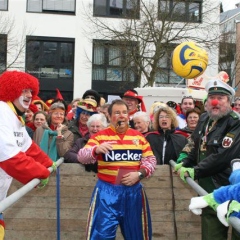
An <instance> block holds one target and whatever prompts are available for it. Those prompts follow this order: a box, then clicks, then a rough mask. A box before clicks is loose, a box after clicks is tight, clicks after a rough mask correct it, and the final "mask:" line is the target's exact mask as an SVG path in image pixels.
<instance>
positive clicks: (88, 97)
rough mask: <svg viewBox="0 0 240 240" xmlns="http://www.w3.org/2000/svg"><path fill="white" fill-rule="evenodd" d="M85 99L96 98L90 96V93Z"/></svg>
mask: <svg viewBox="0 0 240 240" xmlns="http://www.w3.org/2000/svg"><path fill="white" fill-rule="evenodd" d="M84 99H93V100H96V99H95V97H94V96H90V95H88V96H86V97H85V98H84Z"/></svg>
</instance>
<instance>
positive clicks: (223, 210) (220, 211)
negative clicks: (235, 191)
mask: <svg viewBox="0 0 240 240" xmlns="http://www.w3.org/2000/svg"><path fill="white" fill-rule="evenodd" d="M229 202H230V201H226V202H224V203H222V204H220V205H219V206H218V207H217V217H218V220H219V221H220V222H221V223H222V224H223V225H225V226H226V227H228V226H229V224H228V222H227V212H228V205H229Z"/></svg>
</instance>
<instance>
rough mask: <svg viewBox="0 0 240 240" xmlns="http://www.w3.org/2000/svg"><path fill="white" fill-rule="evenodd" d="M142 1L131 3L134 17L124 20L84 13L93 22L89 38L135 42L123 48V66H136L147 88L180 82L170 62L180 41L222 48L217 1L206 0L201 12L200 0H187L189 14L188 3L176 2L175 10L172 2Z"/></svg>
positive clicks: (88, 32) (123, 45)
mask: <svg viewBox="0 0 240 240" xmlns="http://www.w3.org/2000/svg"><path fill="white" fill-rule="evenodd" d="M139 2H140V3H139V4H138V1H136V0H131V1H128V3H129V6H131V7H130V8H129V9H130V10H131V14H128V15H127V18H124V19H113V18H102V17H97V16H92V11H90V10H89V11H88V10H86V9H85V13H84V14H85V16H86V18H87V20H88V22H89V23H90V25H89V26H87V27H88V28H87V30H86V33H87V34H88V36H89V35H90V36H93V35H94V36H95V37H96V38H97V39H102V40H106V41H107V40H111V41H115V42H118V43H119V42H122V43H132V46H133V47H129V46H131V45H129V44H122V45H121V46H122V51H121V52H126V53H127V54H126V58H125V62H124V65H123V66H122V67H129V66H132V65H134V66H135V68H133V70H134V71H135V74H137V75H138V76H139V78H141V83H142V85H143V86H153V85H154V83H155V81H156V80H157V79H161V78H162V79H164V78H166V77H169V76H170V80H169V79H168V80H167V81H165V82H164V81H162V82H163V83H162V85H164V84H165V83H167V84H169V83H178V82H179V77H178V76H176V75H175V74H174V73H173V72H172V70H171V67H170V66H171V63H170V59H171V53H172V50H173V48H174V47H175V46H176V45H177V44H179V43H180V42H184V41H194V42H196V43H199V44H202V45H203V46H204V47H207V48H209V49H212V48H213V47H214V48H217V47H218V42H219V30H218V20H217V18H218V14H219V4H217V3H216V2H215V1H206V0H205V1H203V3H202V6H201V8H200V10H199V9H198V5H197V4H196V1H191V0H190V1H186V2H187V4H188V6H187V7H188V11H187V12H183V11H182V10H183V9H184V8H183V7H182V4H185V3H186V2H185V1H180V0H179V1H178V0H175V1H172V3H173V5H172V6H171V7H170V5H169V2H170V1H151V0H150V1H146V0H140V1H139ZM200 2H201V1H200ZM213 3H215V4H213ZM184 6H185V5H184ZM89 9H92V6H91V7H90V8H89ZM199 11H200V12H199ZM100 44H101V43H100ZM126 46H127V49H126ZM126 50H127V51H126ZM216 57H217V56H216ZM171 81H172V82H171ZM160 82H161V80H160Z"/></svg>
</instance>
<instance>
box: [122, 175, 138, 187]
mask: <svg viewBox="0 0 240 240" xmlns="http://www.w3.org/2000/svg"><path fill="white" fill-rule="evenodd" d="M138 181H139V173H138V172H129V173H127V174H125V175H123V177H122V180H121V183H122V184H123V185H126V186H132V185H134V184H135V183H136V182H138Z"/></svg>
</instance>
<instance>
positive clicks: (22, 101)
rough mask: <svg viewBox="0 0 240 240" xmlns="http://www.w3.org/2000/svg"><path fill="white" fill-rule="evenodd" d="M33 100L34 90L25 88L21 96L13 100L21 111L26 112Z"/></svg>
mask: <svg viewBox="0 0 240 240" xmlns="http://www.w3.org/2000/svg"><path fill="white" fill-rule="evenodd" d="M31 101H32V90H31V89H23V90H22V94H21V95H20V96H19V98H17V99H15V100H14V101H13V104H14V105H15V106H16V107H17V108H18V109H19V110H20V111H21V112H24V111H25V110H26V109H28V108H29V105H30V104H31Z"/></svg>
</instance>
